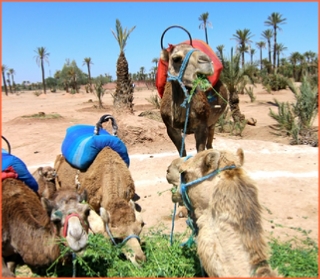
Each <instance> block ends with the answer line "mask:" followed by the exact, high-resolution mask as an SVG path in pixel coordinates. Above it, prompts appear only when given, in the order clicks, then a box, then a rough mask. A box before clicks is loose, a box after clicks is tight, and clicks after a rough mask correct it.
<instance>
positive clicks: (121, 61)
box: [111, 19, 136, 113]
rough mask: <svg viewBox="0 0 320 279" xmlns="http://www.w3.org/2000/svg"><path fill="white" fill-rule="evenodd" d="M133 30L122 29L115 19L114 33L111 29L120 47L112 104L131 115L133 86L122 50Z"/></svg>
mask: <svg viewBox="0 0 320 279" xmlns="http://www.w3.org/2000/svg"><path fill="white" fill-rule="evenodd" d="M135 28H136V27H135V26H133V27H132V28H131V29H130V30H127V28H125V29H123V28H122V25H121V22H120V21H119V19H116V32H114V31H113V30H112V29H111V32H112V34H113V36H114V38H115V39H116V41H117V42H118V44H119V47H120V54H119V58H118V60H117V87H116V92H115V94H114V97H113V104H114V106H115V107H116V108H127V109H128V111H129V112H130V113H133V86H132V81H131V78H130V76H129V66H128V61H127V59H126V56H125V54H124V48H125V46H126V43H127V40H128V38H129V35H130V33H131V32H132V31H133V30H134V29H135Z"/></svg>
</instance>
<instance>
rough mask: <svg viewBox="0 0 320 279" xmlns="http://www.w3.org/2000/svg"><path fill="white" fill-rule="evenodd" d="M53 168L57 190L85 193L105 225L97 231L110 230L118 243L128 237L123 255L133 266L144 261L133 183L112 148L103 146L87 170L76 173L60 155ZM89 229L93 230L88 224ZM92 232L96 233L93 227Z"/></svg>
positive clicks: (141, 221) (104, 231)
mask: <svg viewBox="0 0 320 279" xmlns="http://www.w3.org/2000/svg"><path fill="white" fill-rule="evenodd" d="M54 168H55V169H56V172H57V178H56V180H57V182H56V185H57V187H61V188H62V189H63V188H68V187H72V188H73V189H77V190H78V191H82V190H84V189H85V190H86V191H87V193H88V203H89V204H90V206H91V208H92V209H93V210H94V211H95V212H96V213H97V214H98V215H99V216H100V217H101V218H102V220H103V223H104V229H103V232H102V231H101V228H100V229H97V230H96V232H99V233H103V234H104V235H107V234H106V232H108V229H109V231H110V233H111V235H112V239H118V240H121V241H122V240H124V239H126V238H127V237H129V240H128V241H127V242H125V244H124V247H123V248H124V253H125V255H126V256H127V258H128V259H129V260H131V261H132V263H134V264H135V265H139V263H140V262H143V261H145V260H146V257H145V255H144V253H143V251H142V249H141V246H140V242H139V240H138V239H137V236H139V235H140V233H141V230H142V227H143V225H144V223H143V220H142V218H141V216H140V213H139V212H138V211H137V206H138V205H136V204H135V203H134V202H133V200H134V198H135V185H134V181H133V179H132V177H131V174H130V171H129V169H128V167H127V165H126V163H125V162H124V160H123V159H122V158H121V157H120V155H119V154H118V153H117V152H116V151H114V150H112V149H111V148H109V147H105V148H103V149H102V150H101V151H100V152H99V153H98V155H97V157H96V158H95V159H94V161H93V163H92V164H91V165H90V166H89V168H88V169H86V170H78V169H76V168H74V167H72V166H71V165H70V164H69V163H68V162H67V161H66V159H65V158H64V156H63V155H62V154H59V155H58V156H57V158H56V160H55V163H54ZM58 185H59V186H58ZM90 215H91V214H90ZM90 227H93V226H92V225H91V223H90ZM93 231H95V229H94V228H93ZM131 236H134V237H131ZM109 237H110V236H109ZM130 237H131V238H130ZM110 238H111V237H110Z"/></svg>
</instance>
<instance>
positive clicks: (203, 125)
mask: <svg viewBox="0 0 320 279" xmlns="http://www.w3.org/2000/svg"><path fill="white" fill-rule="evenodd" d="M191 49H193V47H192V46H190V45H189V44H179V45H176V46H174V47H172V48H171V49H170V50H166V49H163V50H162V51H161V54H160V58H161V59H162V60H163V61H165V62H167V63H168V73H170V74H171V75H172V76H175V77H177V76H178V75H179V72H180V70H181V64H182V61H183V60H184V59H185V57H186V54H187V53H188V52H189V51H190V50H191ZM200 74H202V75H205V76H209V75H211V74H213V66H212V61H211V59H210V57H209V56H208V55H206V54H205V53H203V52H202V51H200V50H197V51H194V52H193V53H192V54H191V56H190V58H189V61H188V63H187V66H186V68H185V71H184V73H183V75H182V80H181V81H182V83H183V85H184V86H185V88H186V90H187V91H188V94H189V95H190V90H191V88H192V87H193V82H194V81H195V79H196V78H197V77H198V76H199V75H200ZM216 92H218V93H219V95H218V94H217V93H216ZM220 96H221V97H222V98H221V97H220ZM185 98H186V96H185V93H184V91H183V89H182V87H181V84H180V83H179V82H178V81H177V80H174V81H167V83H166V85H165V89H164V94H163V97H162V100H161V106H160V113H161V117H162V120H163V122H164V124H165V125H166V128H167V133H168V136H169V137H170V139H171V141H172V142H173V143H174V145H175V146H176V148H177V150H178V152H180V151H181V146H182V135H181V132H182V131H183V130H184V126H185V122H186V121H188V122H187V123H188V125H187V129H186V134H194V136H195V139H196V148H197V151H198V152H199V151H202V150H205V149H206V148H207V149H209V148H212V141H213V138H214V128H215V124H216V122H217V121H218V119H219V116H220V115H221V114H222V113H223V112H224V110H225V108H226V106H227V102H228V91H227V89H226V88H225V86H224V85H223V84H222V82H221V81H220V80H218V81H217V83H216V84H215V85H214V90H213V89H211V88H210V89H208V90H207V91H205V92H204V91H203V90H201V89H200V88H199V87H198V88H196V90H195V92H194V94H193V95H192V98H191V102H190V112H189V116H188V118H187V109H186V108H185V107H182V106H181V104H182V103H183V102H184V100H185ZM181 155H182V156H186V150H185V147H184V146H183V151H182V154H181Z"/></svg>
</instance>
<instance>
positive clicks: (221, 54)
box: [217, 45, 224, 57]
mask: <svg viewBox="0 0 320 279" xmlns="http://www.w3.org/2000/svg"><path fill="white" fill-rule="evenodd" d="M223 49H224V45H218V46H217V51H218V56H220V57H223Z"/></svg>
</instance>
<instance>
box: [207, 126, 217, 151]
mask: <svg viewBox="0 0 320 279" xmlns="http://www.w3.org/2000/svg"><path fill="white" fill-rule="evenodd" d="M214 128H215V125H212V126H210V127H209V128H208V138H207V146H206V147H207V149H212V148H213V147H212V142H213V139H214Z"/></svg>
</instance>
